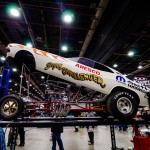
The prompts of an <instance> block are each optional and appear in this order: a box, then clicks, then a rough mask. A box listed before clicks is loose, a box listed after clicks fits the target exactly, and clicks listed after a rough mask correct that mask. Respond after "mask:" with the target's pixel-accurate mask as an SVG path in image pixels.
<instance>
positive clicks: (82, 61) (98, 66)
mask: <svg viewBox="0 0 150 150" xmlns="http://www.w3.org/2000/svg"><path fill="white" fill-rule="evenodd" d="M69 59H70V60H72V61H75V62H78V63H80V64H83V65H86V66H89V67H91V68H95V69H98V70H101V71H106V72H110V73H114V72H113V71H112V70H111V69H109V68H108V67H106V66H105V65H102V64H100V63H97V62H95V61H94V60H91V59H88V58H84V57H74V58H69Z"/></svg>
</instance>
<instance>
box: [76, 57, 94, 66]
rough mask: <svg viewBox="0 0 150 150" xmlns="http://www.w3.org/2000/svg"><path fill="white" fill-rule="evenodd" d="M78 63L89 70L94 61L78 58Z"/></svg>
mask: <svg viewBox="0 0 150 150" xmlns="http://www.w3.org/2000/svg"><path fill="white" fill-rule="evenodd" d="M78 63H80V64H83V65H86V66H89V67H91V68H94V64H95V62H94V61H92V60H90V59H87V58H84V57H80V58H79V60H78Z"/></svg>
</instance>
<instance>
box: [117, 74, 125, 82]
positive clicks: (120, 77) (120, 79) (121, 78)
mask: <svg viewBox="0 0 150 150" xmlns="http://www.w3.org/2000/svg"><path fill="white" fill-rule="evenodd" d="M116 81H118V82H120V83H124V84H125V83H126V80H125V79H124V77H122V76H116Z"/></svg>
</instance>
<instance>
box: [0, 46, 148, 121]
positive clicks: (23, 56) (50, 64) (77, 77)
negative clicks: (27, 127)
mask: <svg viewBox="0 0 150 150" xmlns="http://www.w3.org/2000/svg"><path fill="white" fill-rule="evenodd" d="M7 59H8V60H9V59H14V60H16V62H17V60H22V61H23V63H25V64H26V63H27V64H30V68H31V69H35V70H38V71H40V72H43V73H46V74H48V75H51V76H55V77H57V78H60V79H63V80H65V81H66V82H69V83H74V85H76V86H77V87H85V89H88V90H87V91H88V92H90V90H91V91H95V92H96V94H93V95H97V93H101V94H104V97H103V99H102V100H101V103H103V105H105V106H106V107H107V111H108V112H109V113H110V114H111V115H112V116H113V117H115V118H117V119H119V120H130V119H132V118H133V117H134V116H135V115H136V113H137V111H138V108H139V107H148V108H149V105H150V104H149V103H150V97H149V93H150V89H148V88H147V87H145V86H142V85H140V84H138V83H136V82H134V81H132V80H130V79H128V78H127V77H125V76H124V75H122V74H121V73H120V72H118V71H116V70H114V69H112V68H110V67H108V66H105V65H103V64H100V63H98V62H95V61H93V60H90V59H87V58H84V57H76V58H64V57H61V56H58V55H55V54H51V53H49V52H46V51H42V50H38V49H36V48H29V47H26V46H24V45H21V44H9V45H8V46H7ZM8 101H13V102H12V103H11V105H13V106H14V107H12V108H11V111H9V109H8V108H7V107H8V106H7V105H8V104H7V103H8ZM22 105H23V104H22V100H21V99H20V98H19V97H18V98H16V97H15V96H12V97H11V96H6V97H3V98H2V99H1V100H0V115H1V117H2V118H3V119H7V120H11V119H14V118H16V117H18V116H19V115H20V113H21V111H22V109H19V108H20V107H22Z"/></svg>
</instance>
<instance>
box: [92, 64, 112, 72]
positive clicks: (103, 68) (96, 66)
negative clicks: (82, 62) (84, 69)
mask: <svg viewBox="0 0 150 150" xmlns="http://www.w3.org/2000/svg"><path fill="white" fill-rule="evenodd" d="M94 68H95V69H98V70H101V71H106V72H110V73H114V72H113V71H112V70H111V69H109V68H108V67H106V66H104V65H102V64H99V63H97V62H95V65H94Z"/></svg>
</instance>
